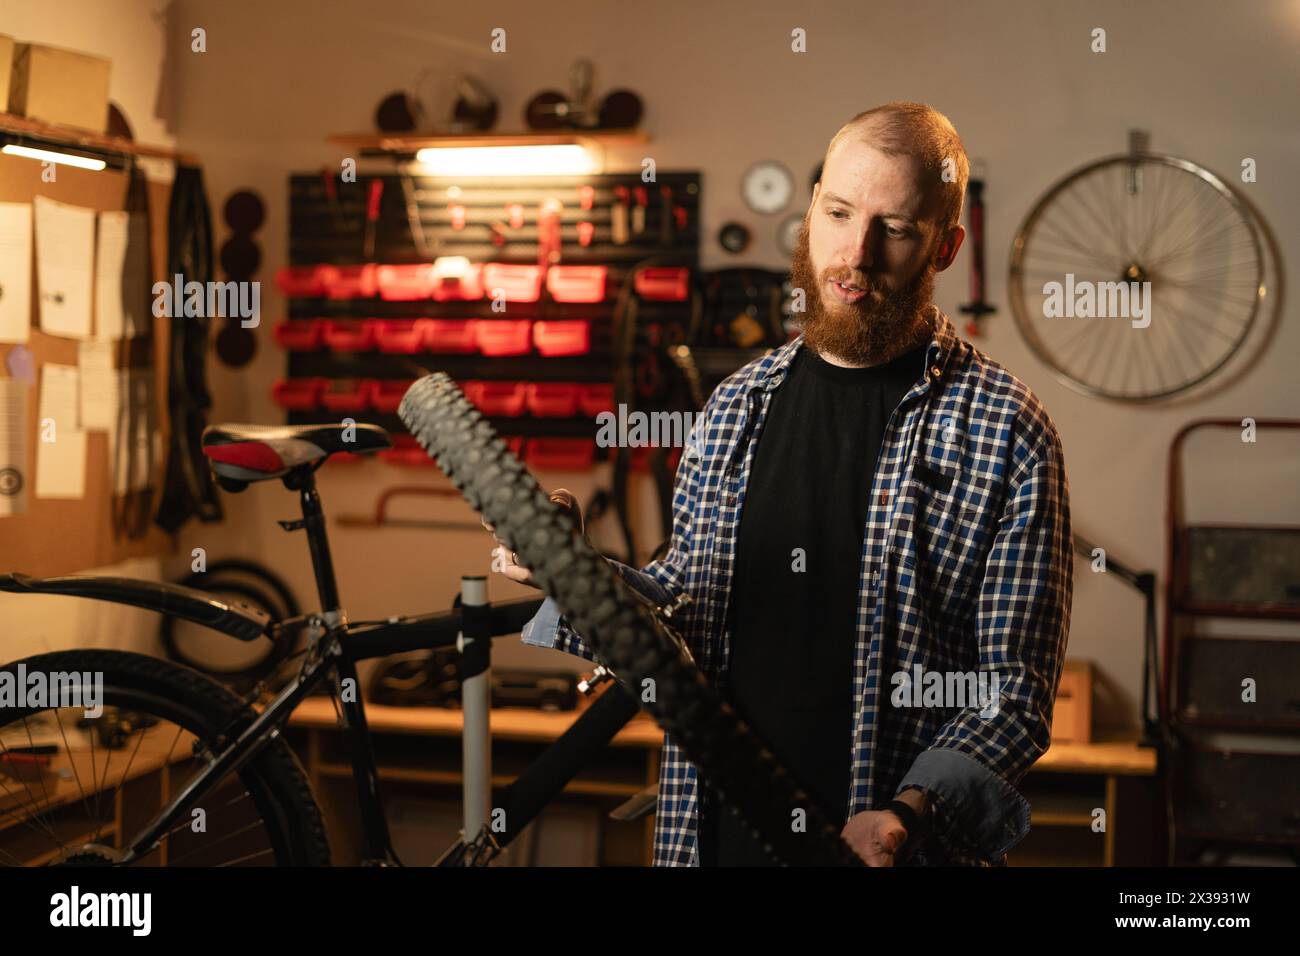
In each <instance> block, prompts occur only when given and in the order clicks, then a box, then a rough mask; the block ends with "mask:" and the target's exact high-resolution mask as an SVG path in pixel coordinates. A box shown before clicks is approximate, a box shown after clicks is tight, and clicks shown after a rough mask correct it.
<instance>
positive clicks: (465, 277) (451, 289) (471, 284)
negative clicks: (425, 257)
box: [432, 263, 483, 302]
mask: <svg viewBox="0 0 1300 956" xmlns="http://www.w3.org/2000/svg"><path fill="white" fill-rule="evenodd" d="M432 295H433V300H434V301H435V302H468V301H473V300H475V299H481V298H483V267H482V266H481V265H471V266H469V267H468V268H466V269H465V271H464V272H460V273H457V274H454V275H448V274H446V273H444V272H440V271H438V270H437V266H436V263H435V271H434V274H433V291H432Z"/></svg>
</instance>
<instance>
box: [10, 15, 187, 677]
mask: <svg viewBox="0 0 1300 956" xmlns="http://www.w3.org/2000/svg"><path fill="white" fill-rule="evenodd" d="M157 6H158V4H157V3H155V2H152V0H113V2H112V3H104V2H102V0H58V2H57V3H48V2H41V0H6V2H5V3H4V4H3V5H0V33H3V34H6V35H8V36H11V37H13V38H14V39H16V40H18V41H20V42H28V43H48V44H50V45H52V46H60V47H65V48H67V49H72V50H81V51H83V52H86V53H94V54H97V55H99V56H105V57H108V58H109V59H110V60H112V61H113V66H112V70H111V72H110V74H109V88H108V96H109V99H110V100H112V101H113V102H115V103H117V104H118V106H119V107H120V108H121V109H122V111H123V112H124V113H125V114H126V116H127V119H128V121H129V122H130V123H131V127H132V131H133V132H134V134H135V138H136V139H137V140H138V141H139V142H142V143H152V144H155V145H159V146H172V145H174V142H175V141H174V140H173V138H172V136H171V135H170V134H169V133H168V132H167V130H166V128H165V127H164V125H163V124H162V123H161V122H160V121H159V120H158V119H156V118H155V117H154V102H155V97H156V96H157V95H158V91H159V89H160V88H162V86H163V84H162V63H163V50H164V48H163V30H162V24H161V22H160V21H158V20H155V19H154V17H153V14H152V11H153V10H154V9H155V7H157ZM2 534H4V520H3V519H0V535H2ZM4 570H6V571H8V570H17V571H21V570H23V569H22V568H21V567H18V568H13V569H10V568H5V569H4ZM85 570H86V572H89V573H99V574H106V575H121V576H125V577H138V578H149V579H152V580H158V579H159V578H160V577H161V575H162V568H161V561H160V560H159V559H157V558H138V559H132V560H129V561H124V562H121V563H120V564H115V565H112V566H110V567H106V568H99V569H89V568H87V569H85ZM0 621H3V622H4V633H3V635H2V636H0V661H12V660H17V659H19V658H22V657H26V656H28V655H29V654H37V653H42V652H44V651H52V650H62V649H65V648H70V647H120V648H127V649H130V650H139V651H145V652H152V651H153V650H155V649H156V648H157V647H158V640H157V635H158V617H157V615H155V614H151V613H150V612H148V611H140V610H136V609H134V608H128V607H120V606H117V605H114V604H106V603H103V602H99V601H94V602H91V601H84V600H77V599H75V598H61V597H48V596H43V595H42V596H27V595H19V594H0Z"/></svg>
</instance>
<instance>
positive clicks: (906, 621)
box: [505, 102, 1073, 866]
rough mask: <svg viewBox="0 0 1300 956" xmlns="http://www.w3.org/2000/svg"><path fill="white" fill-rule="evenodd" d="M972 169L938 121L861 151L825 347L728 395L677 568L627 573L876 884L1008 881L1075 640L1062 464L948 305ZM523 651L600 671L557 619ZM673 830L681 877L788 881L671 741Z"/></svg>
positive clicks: (827, 243) (823, 213)
mask: <svg viewBox="0 0 1300 956" xmlns="http://www.w3.org/2000/svg"><path fill="white" fill-rule="evenodd" d="M968 169H969V164H968V161H967V158H966V152H965V149H964V147H963V145H962V142H961V139H960V137H959V136H958V135H957V131H956V130H955V129H954V128H953V126H952V124H951V123H950V122H949V121H948V119H947V118H946V117H945V116H943V115H942V114H941V113H939V112H937V111H936V110H934V109H932V108H931V107H929V106H926V105H923V104H918V103H906V102H894V103H888V104H886V105H884V106H880V107H877V108H875V109H872V110H868V111H867V112H865V113H861V114H859V115H858V116H855V117H854V118H853V119H852V120H850V121H849V122H848V123H846V124H845V125H844V126H843V127H842V128H841V129H840V130H839V131H838V132H837V133H836V134H835V136H834V138H833V139H832V140H831V142H830V145H829V147H828V148H827V150H826V155H825V159H824V162H823V167H822V174H821V179H820V182H818V183H817V185H816V187H815V188H814V190H813V197H812V202H811V203H810V205H809V207H808V212H807V215H806V217H805V221H804V226H803V229H802V232H801V234H800V239H799V243H798V248H797V250H796V254H795V258H794V263H793V269H792V276H793V282H794V286H795V288H796V302H798V300H800V299H801V300H802V303H803V306H804V309H805V311H804V312H803V315H802V323H801V324H802V334H801V335H800V336H799V337H798V338H796V339H794V340H793V341H791V342H789V343H788V344H786V345H785V346H783V347H781V348H779V349H776V350H774V351H772V352H770V353H769V354H767V355H766V356H764V357H762V358H760V359H758V360H756V361H754V362H751V363H750V364H748V365H746V366H745V367H744V368H742V369H740V370H739V371H738V372H736V373H735V374H733V375H731V376H730V377H729V378H728V379H726V380H725V381H724V382H722V384H721V385H719V386H718V388H717V389H716V390H715V391H714V392H713V395H712V396H711V398H710V399H709V401H708V403H707V405H706V407H705V409H704V413H703V414H702V415H701V416H699V418H698V420H697V423H696V426H695V428H694V429H693V430H692V433H691V435H690V437H689V439H688V441H687V444H686V447H685V449H684V452H683V455H682V460H681V464H680V465H679V467H678V472H677V477H676V484H675V489H674V496H673V497H674V501H673V515H674V522H673V534H672V539H671V541H670V543H669V548H668V551H667V554H666V555H665V556H664V557H662V558H661V559H659V560H656V561H653V562H652V563H650V564H649V565H647V566H646V567H645V568H643V569H640V570H637V569H633V568H630V567H627V566H625V565H621V564H618V563H617V562H614V563H615V564H616V565H617V566H618V569H619V572H620V573H621V574H622V575H623V577H624V578H625V580H627V581H628V582H629V583H630V584H632V585H633V586H634V587H637V588H638V590H640V591H642V593H645V594H648V595H650V596H651V597H652V598H653V599H654V600H656V601H658V602H660V603H661V604H668V603H671V602H673V601H675V600H677V599H678V598H680V597H681V596H682V595H688V596H689V597H690V598H691V603H689V604H687V605H686V606H685V608H684V609H683V610H680V611H678V612H677V614H676V615H675V616H674V623H675V625H676V626H677V627H678V628H679V629H680V630H681V633H682V635H683V637H684V638H685V639H686V641H687V642H688V643H689V644H690V646H691V649H692V652H693V654H694V656H695V658H696V661H697V662H698V663H699V664H700V666H701V668H702V669H703V670H704V671H705V673H706V674H707V675H708V676H709V677H710V678H711V679H712V680H713V681H714V682H715V683H716V684H717V685H718V686H719V687H720V688H721V690H722V691H723V692H724V694H725V695H726V696H727V697H728V699H729V700H730V701H731V703H732V704H733V706H734V707H735V708H736V709H737V710H738V711H739V713H740V714H741V716H742V717H743V718H744V719H745V721H746V722H747V723H749V724H750V725H751V727H753V729H754V730H755V731H756V732H757V733H758V735H759V736H760V737H761V738H763V740H764V741H765V742H766V743H767V744H768V745H769V746H770V747H771V749H772V751H773V752H774V753H775V755H776V756H777V758H778V759H779V760H780V761H781V762H782V763H784V764H785V765H786V766H787V768H788V769H789V770H790V771H791V772H792V773H793V775H794V777H795V779H796V780H798V781H799V782H800V783H801V784H802V785H803V787H804V789H805V790H806V791H807V792H808V794H809V796H810V799H812V800H815V801H817V802H818V803H819V804H820V805H821V806H822V809H823V810H824V812H826V813H827V814H829V815H830V816H832V818H834V819H836V820H838V821H840V822H842V824H843V827H844V829H843V836H844V839H845V840H846V841H847V842H848V843H849V845H850V846H851V847H852V848H853V849H854V850H855V851H856V852H857V853H858V855H859V856H860V857H862V859H863V860H864V861H865V862H867V863H868V864H870V865H874V866H889V865H893V864H895V863H896V862H897V863H907V864H912V865H927V864H928V865H935V864H964V865H1002V864H1004V863H1005V859H1006V853H1007V851H1008V850H1009V849H1010V848H1011V847H1013V846H1014V845H1015V844H1016V843H1018V842H1019V841H1020V840H1021V839H1023V837H1024V836H1025V834H1026V833H1027V832H1028V829H1029V806H1028V804H1027V803H1026V801H1025V799H1024V797H1023V796H1022V795H1021V794H1020V793H1019V792H1018V791H1017V789H1016V785H1017V784H1018V783H1019V781H1020V779H1021V778H1022V777H1023V776H1024V774H1025V772H1026V771H1027V770H1028V769H1029V767H1030V766H1031V765H1032V764H1033V763H1034V761H1035V760H1037V759H1038V757H1039V756H1040V755H1041V754H1042V753H1043V752H1044V751H1045V750H1046V749H1047V747H1048V743H1049V733H1050V726H1051V715H1052V706H1053V702H1054V700H1055V696H1056V688H1057V684H1058V682H1059V680H1060V673H1061V665H1062V662H1063V660H1064V656H1065V645H1066V639H1067V635H1068V632H1069V621H1070V604H1071V596H1072V579H1071V575H1072V570H1073V561H1072V556H1071V532H1070V516H1069V495H1068V487H1067V482H1066V475H1065V463H1064V458H1063V454H1062V449H1061V441H1060V437H1059V436H1058V434H1057V431H1056V428H1055V426H1054V424H1053V423H1052V421H1051V419H1050V418H1049V417H1048V415H1047V413H1046V412H1045V411H1044V409H1043V407H1042V405H1041V404H1040V403H1039V401H1038V399H1037V398H1036V397H1035V396H1034V394H1033V393H1032V392H1031V391H1030V390H1029V388H1028V387H1027V386H1025V384H1024V383H1023V382H1021V381H1020V380H1019V379H1017V378H1016V377H1015V376H1013V375H1012V374H1011V373H1010V372H1008V371H1007V370H1006V369H1005V368H1003V367H1002V366H1001V365H999V364H998V363H996V362H994V361H993V360H992V359H990V358H989V357H988V356H986V355H984V354H983V353H981V352H979V351H978V350H976V349H975V348H974V347H973V346H971V345H970V344H969V343H968V342H965V341H964V340H962V339H961V338H959V337H958V335H957V333H956V330H955V329H954V327H953V324H952V322H951V321H950V320H949V319H948V317H947V316H946V315H944V314H943V313H942V312H941V311H940V310H939V309H938V307H937V306H935V304H934V303H933V302H932V293H933V289H934V281H935V276H936V274H937V273H939V272H941V271H943V270H944V269H947V268H948V267H949V266H950V265H951V264H952V262H953V259H954V258H955V257H956V255H957V251H958V250H959V249H960V248H961V244H962V240H963V238H964V236H965V230H964V229H963V228H962V226H961V211H962V203H963V201H964V197H965V190H966V181H967V176H968ZM505 573H506V574H507V576H509V577H511V578H512V579H514V580H518V581H529V580H530V579H531V575H530V573H529V571H528V570H527V569H526V568H522V567H519V566H517V565H514V564H513V563H509V562H507V566H506V567H505ZM524 640H525V641H526V642H528V643H530V644H536V645H540V646H546V647H555V648H559V649H561V650H565V651H568V652H570V653H575V654H580V655H582V656H584V657H587V658H589V659H590V658H591V657H592V654H591V651H590V649H589V648H588V647H587V646H586V645H585V644H584V643H583V641H582V639H581V636H580V635H578V634H576V633H575V632H574V631H573V630H572V629H571V628H570V627H569V625H568V623H567V622H566V621H565V620H564V619H563V617H562V616H561V615H560V614H559V612H558V609H557V608H556V607H555V606H554V604H553V603H552V602H550V601H549V600H548V601H547V602H545V603H544V604H543V607H542V610H541V611H540V612H539V613H538V615H537V616H536V617H535V618H534V619H533V621H531V622H530V623H529V626H528V627H527V628H526V629H525V632H524ZM932 677H933V678H936V679H935V680H930V678H932ZM976 678H978V680H976ZM918 682H924V685H925V686H924V688H920V687H917V686H915V685H916V684H917V683H918ZM976 686H978V687H980V688H988V687H992V688H993V691H992V693H991V694H989V693H984V694H982V695H981V694H976V693H971V694H964V693H962V689H963V688H964V687H976ZM981 697H983V698H988V699H981ZM972 698H973V699H972ZM656 812H657V816H656V821H655V847H654V861H655V863H656V865H669V866H699V865H704V866H710V865H718V866H735V865H741V866H743V865H766V864H768V863H770V862H771V860H770V859H769V857H768V855H767V854H766V853H765V852H764V849H763V847H762V846H760V845H759V844H758V842H757V841H756V840H755V839H754V838H753V837H752V836H751V833H750V831H749V829H748V828H747V827H746V826H744V825H743V824H742V823H741V822H740V821H739V820H737V819H736V818H734V817H733V816H732V815H731V814H730V813H728V812H726V809H725V807H722V806H720V805H719V801H718V800H717V798H716V797H715V796H714V794H713V793H712V791H711V790H710V788H709V787H708V781H707V780H706V779H704V778H703V777H702V775H701V774H700V773H699V771H698V768H696V767H695V766H693V765H692V764H691V763H689V762H688V761H687V760H686V759H685V757H684V756H683V755H682V753H681V751H680V750H679V749H678V747H677V746H676V744H675V743H674V742H673V740H672V738H671V737H669V738H667V739H666V740H665V747H664V752H663V756H662V759H661V762H660V782H659V800H658V806H657V811H656Z"/></svg>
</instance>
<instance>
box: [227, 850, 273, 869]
mask: <svg viewBox="0 0 1300 956" xmlns="http://www.w3.org/2000/svg"><path fill="white" fill-rule="evenodd" d="M271 852H272V851H271V850H270V849H266V850H259V851H258V852H256V853H250V854H248V855H247V856H241V857H240V858H239V859H237V860H231V861H229V862H228V863H218V864H217V866H234V865H235V864H237V863H243V862H245V861H246V860H253V859H256V858H257V857H259V856H267V855H268V854H270V853H271Z"/></svg>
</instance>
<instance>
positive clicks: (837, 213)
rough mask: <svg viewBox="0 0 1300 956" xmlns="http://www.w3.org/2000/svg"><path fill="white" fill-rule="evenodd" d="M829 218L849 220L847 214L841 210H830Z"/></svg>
mask: <svg viewBox="0 0 1300 956" xmlns="http://www.w3.org/2000/svg"><path fill="white" fill-rule="evenodd" d="M831 218H832V219H848V218H849V214H848V213H847V212H845V211H844V210H843V209H832V210H831Z"/></svg>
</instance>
